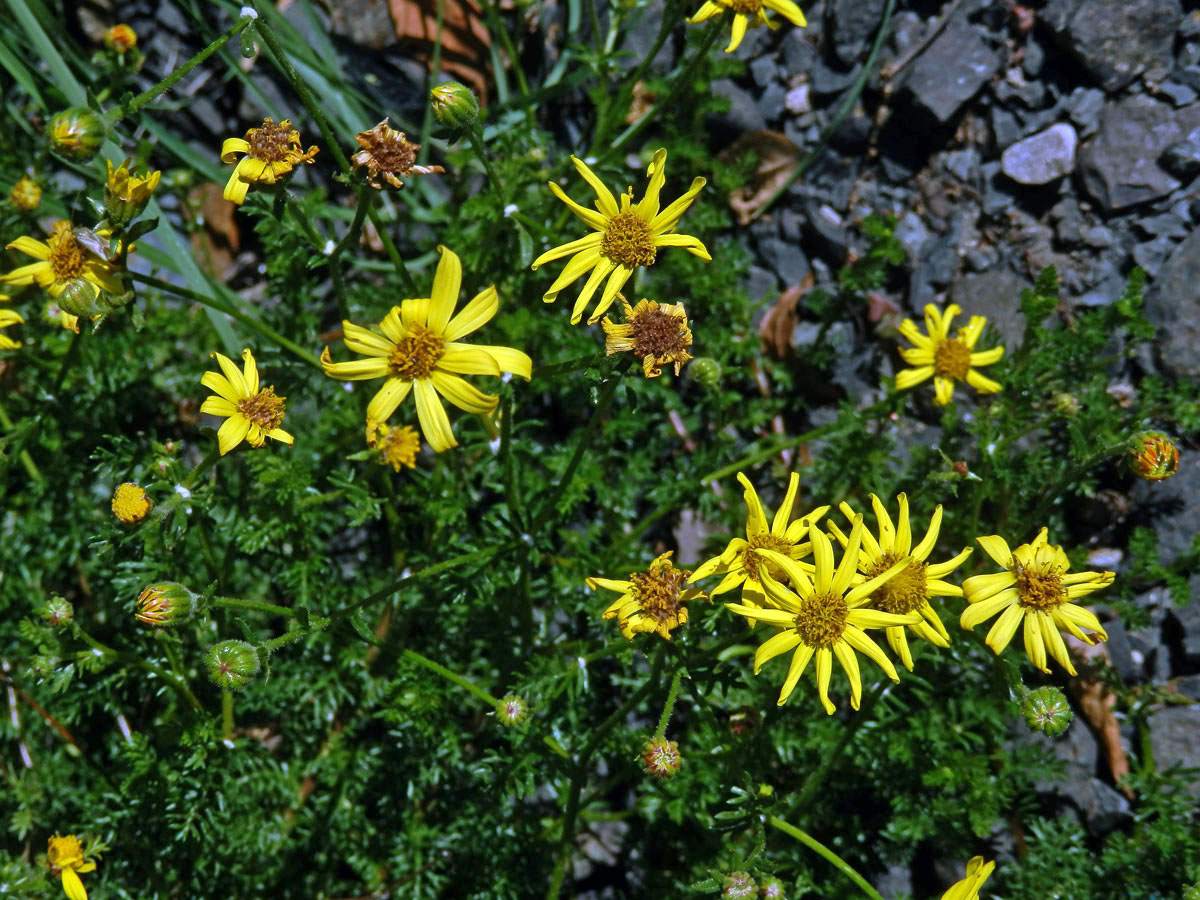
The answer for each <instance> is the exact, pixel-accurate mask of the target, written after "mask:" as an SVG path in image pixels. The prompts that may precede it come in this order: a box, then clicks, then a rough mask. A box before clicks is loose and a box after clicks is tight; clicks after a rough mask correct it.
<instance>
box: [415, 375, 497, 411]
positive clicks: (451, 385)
mask: <svg viewBox="0 0 1200 900" xmlns="http://www.w3.org/2000/svg"><path fill="white" fill-rule="evenodd" d="M429 380H430V381H431V382H433V386H434V388H436V389H437V392H438V393H439V394H441V395H442V396H443V397H445V398H446V399H447V400H449V401H450V402H451V403H453V404H454V405H455V406H457V407H458V408H459V409H461V410H464V411H465V412H469V413H487V412H491V411H492V410H494V409H495V408H496V404H497V403H499V402H500V398H499V397H497V396H496V395H495V394H485V393H483V392H482V391H480V390H478V389H477V388H475V387H474V386H472V385H471V384H470V383H469V382H468V381H466V380H464V379H462V378H459V377H458V376H457V375H450V374H448V373H446V372H439V371H437V370H436V369H435V370H434V371H433V372H431V373H430V374H429Z"/></svg>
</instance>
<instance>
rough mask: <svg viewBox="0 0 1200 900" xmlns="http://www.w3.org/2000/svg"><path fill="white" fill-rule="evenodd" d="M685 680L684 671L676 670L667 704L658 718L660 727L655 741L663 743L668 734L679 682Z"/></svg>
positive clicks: (655, 731) (655, 733) (655, 732)
mask: <svg viewBox="0 0 1200 900" xmlns="http://www.w3.org/2000/svg"><path fill="white" fill-rule="evenodd" d="M682 678H683V669H682V668H679V669H676V670H675V675H674V677H672V678H671V688H670V690H668V691H667V702H666V703H664V704H663V711H662V715H661V716H659V717H658V727H657V728H656V729H654V740H656V741H661V740H662V739H663V738H664V737H666V734H667V724H668V723H669V722H670V721H671V713H672V712H673V711H674V710H675V698H676V696H677V695H678V694H679V682H680V679H682Z"/></svg>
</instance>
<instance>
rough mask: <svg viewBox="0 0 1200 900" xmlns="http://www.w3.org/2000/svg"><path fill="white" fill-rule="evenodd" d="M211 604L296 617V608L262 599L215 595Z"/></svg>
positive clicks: (290, 617) (225, 607) (291, 617)
mask: <svg viewBox="0 0 1200 900" xmlns="http://www.w3.org/2000/svg"><path fill="white" fill-rule="evenodd" d="M211 605H212V606H219V607H222V608H224V609H252V610H256V611H258V612H265V613H271V614H272V615H276V616H287V617H288V618H289V619H294V618H295V617H296V611H295V610H294V609H288V608H287V607H286V606H276V605H275V604H274V603H263V602H262V601H261V600H240V599H238V598H237V597H213V599H212V601H211Z"/></svg>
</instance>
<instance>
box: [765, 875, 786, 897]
mask: <svg viewBox="0 0 1200 900" xmlns="http://www.w3.org/2000/svg"><path fill="white" fill-rule="evenodd" d="M758 895H759V896H760V897H763V898H765V900H786V898H787V894H786V893H784V890H783V882H782V881H780V880H779V879H778V878H772V877H767V878H764V879H763V880H762V881H761V882H760V883H759V885H758Z"/></svg>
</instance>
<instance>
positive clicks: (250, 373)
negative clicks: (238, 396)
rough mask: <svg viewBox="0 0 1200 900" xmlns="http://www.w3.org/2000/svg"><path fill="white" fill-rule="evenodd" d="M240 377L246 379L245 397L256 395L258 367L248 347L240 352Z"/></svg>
mask: <svg viewBox="0 0 1200 900" xmlns="http://www.w3.org/2000/svg"><path fill="white" fill-rule="evenodd" d="M242 377H243V378H245V379H246V394H247V396H250V397H253V396H254V395H255V394H257V393H258V366H257V365H256V364H255V362H254V354H253V353H251V352H250V348H249V347H247V348H246V349H244V350H243V351H242Z"/></svg>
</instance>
